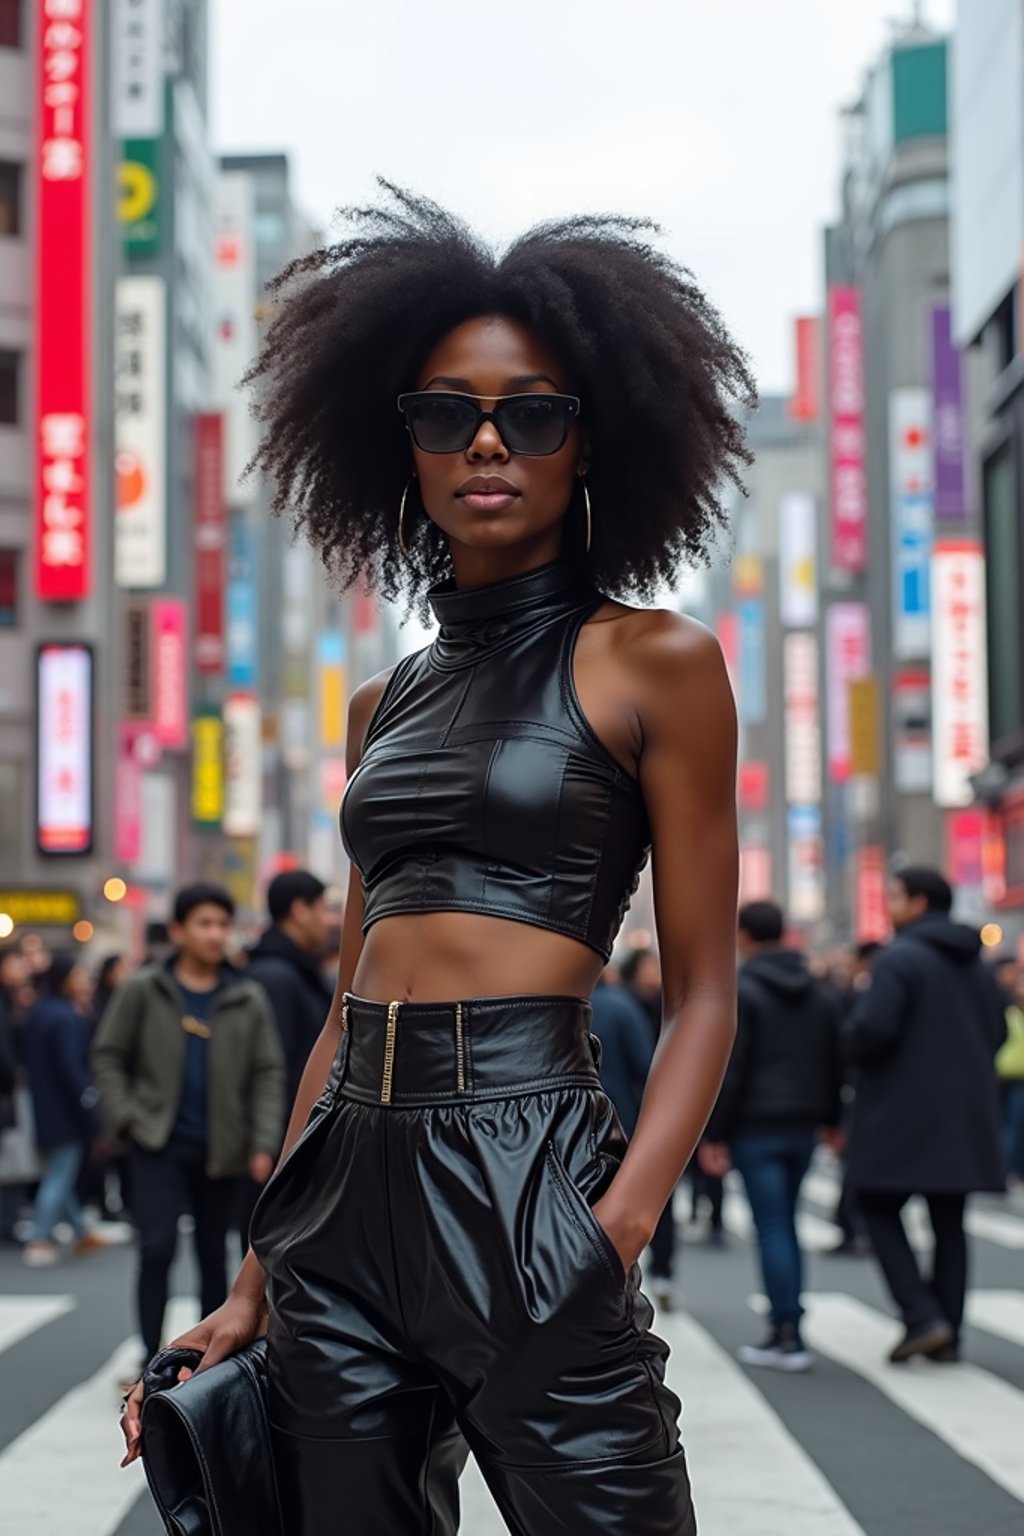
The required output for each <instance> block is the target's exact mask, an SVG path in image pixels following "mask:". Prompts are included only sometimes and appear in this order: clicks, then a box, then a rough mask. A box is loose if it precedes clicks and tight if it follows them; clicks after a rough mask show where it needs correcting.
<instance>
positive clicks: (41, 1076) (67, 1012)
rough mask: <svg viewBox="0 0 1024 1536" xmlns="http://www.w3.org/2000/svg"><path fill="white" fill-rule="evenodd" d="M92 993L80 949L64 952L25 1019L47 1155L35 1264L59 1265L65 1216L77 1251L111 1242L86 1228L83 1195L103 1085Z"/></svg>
mask: <svg viewBox="0 0 1024 1536" xmlns="http://www.w3.org/2000/svg"><path fill="white" fill-rule="evenodd" d="M91 998H92V982H91V981H90V979H89V973H88V971H87V970H86V968H85V966H84V965H82V964H81V962H80V961H78V960H76V959H75V957H74V956H73V955H69V954H56V955H54V956H53V958H52V959H51V961H50V965H49V968H48V970H46V971H45V972H44V973H43V978H42V982H41V985H40V997H39V1001H38V1002H37V1003H34V1004H33V1006H32V1007H31V1008H30V1010H29V1013H28V1017H27V1018H26V1020H25V1057H26V1061H27V1063H28V1081H29V1088H30V1090H31V1093H32V1109H33V1113H34V1116H35V1128H36V1142H37V1143H38V1146H39V1148H40V1150H41V1151H42V1152H44V1153H45V1155H46V1167H45V1170H44V1172H43V1177H42V1181H41V1183H40V1185H39V1191H38V1193H37V1195H36V1206H35V1215H34V1219H33V1228H32V1237H31V1239H30V1241H29V1242H28V1243H26V1244H25V1249H24V1254H23V1257H24V1260H25V1263H26V1264H30V1265H33V1266H39V1265H43V1264H54V1263H56V1261H57V1259H58V1258H59V1256H60V1251H59V1249H58V1248H57V1246H56V1244H55V1243H54V1241H53V1229H54V1227H55V1226H56V1225H57V1223H58V1222H59V1221H66V1222H68V1223H69V1224H70V1226H71V1228H72V1230H73V1231H74V1234H75V1239H76V1241H75V1252H76V1253H78V1254H85V1253H91V1252H92V1251H93V1250H94V1249H96V1248H101V1247H103V1246H104V1245H103V1244H102V1243H101V1242H100V1241H99V1240H98V1239H97V1238H95V1237H94V1236H93V1235H92V1234H91V1233H89V1232H88V1231H87V1230H86V1225H85V1218H84V1216H83V1215H82V1207H81V1205H80V1204H79V1202H78V1197H77V1195H76V1194H75V1181H76V1180H77V1178H78V1170H79V1168H80V1167H81V1165H82V1158H83V1157H84V1155H85V1149H86V1146H87V1145H88V1143H89V1142H90V1141H91V1140H92V1138H93V1137H94V1136H97V1135H98V1134H99V1119H98V1115H97V1109H96V1104H97V1096H96V1089H95V1088H94V1086H93V1083H92V1079H91V1078H90V1076H89V1069H88V1066H87V1058H88V1051H89V1024H88V1011H89V1004H90V1002H91Z"/></svg>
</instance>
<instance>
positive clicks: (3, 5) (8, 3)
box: [0, 0, 21, 48]
mask: <svg viewBox="0 0 1024 1536" xmlns="http://www.w3.org/2000/svg"><path fill="white" fill-rule="evenodd" d="M20 47H21V0H0V48H20Z"/></svg>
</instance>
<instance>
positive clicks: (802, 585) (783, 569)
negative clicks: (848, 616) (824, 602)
mask: <svg viewBox="0 0 1024 1536" xmlns="http://www.w3.org/2000/svg"><path fill="white" fill-rule="evenodd" d="M815 516H816V513H815V506H814V497H813V496H808V495H807V494H806V492H804V491H790V492H788V493H787V495H785V496H783V497H782V499H781V501H780V502H779V613H780V616H781V618H782V622H783V624H785V625H787V626H788V627H789V628H790V629H804V628H810V627H811V626H813V625H815V624H817V622H818V575H817V569H816V550H817V535H816V529H815Z"/></svg>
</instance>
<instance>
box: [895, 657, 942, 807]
mask: <svg viewBox="0 0 1024 1536" xmlns="http://www.w3.org/2000/svg"><path fill="white" fill-rule="evenodd" d="M931 690H932V680H931V677H930V675H929V674H928V673H927V672H924V671H914V670H909V669H908V670H907V671H901V672H897V673H895V675H894V676H893V679H892V763H893V781H894V783H895V785H896V788H897V789H898V790H899V791H900V793H901V794H905V795H927V794H930V793H931V787H932V692H931Z"/></svg>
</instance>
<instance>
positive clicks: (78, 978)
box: [61, 965, 92, 1012]
mask: <svg viewBox="0 0 1024 1536" xmlns="http://www.w3.org/2000/svg"><path fill="white" fill-rule="evenodd" d="M61 991H62V993H63V994H64V996H65V997H66V998H67V1000H68V1002H69V1003H74V1005H75V1007H76V1008H79V1009H81V1010H82V1011H83V1012H85V1010H86V1009H88V1007H89V1003H90V1002H91V1000H92V978H91V977H90V975H89V972H88V971H87V970H86V968H85V966H84V965H73V966H72V967H71V969H70V971H69V972H68V974H67V977H66V979H65V981H64V985H63V987H61Z"/></svg>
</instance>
